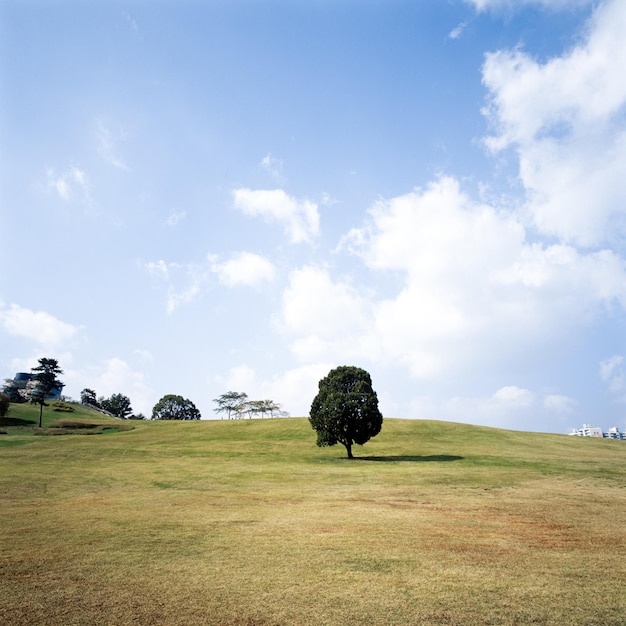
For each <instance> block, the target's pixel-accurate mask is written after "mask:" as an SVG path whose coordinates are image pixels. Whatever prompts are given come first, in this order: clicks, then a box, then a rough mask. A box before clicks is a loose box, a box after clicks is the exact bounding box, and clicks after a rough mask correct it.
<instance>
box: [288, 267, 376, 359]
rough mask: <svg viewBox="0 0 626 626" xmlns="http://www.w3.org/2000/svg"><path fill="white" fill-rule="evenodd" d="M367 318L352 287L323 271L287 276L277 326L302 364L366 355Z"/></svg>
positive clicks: (308, 270)
mask: <svg viewBox="0 0 626 626" xmlns="http://www.w3.org/2000/svg"><path fill="white" fill-rule="evenodd" d="M368 318H369V315H368V302H367V298H366V297H365V296H364V295H362V294H361V293H360V292H359V291H358V290H357V289H356V288H355V287H353V286H352V285H350V284H349V283H348V282H347V281H345V280H341V279H333V277H332V276H331V275H330V272H329V271H328V270H327V269H325V268H321V267H315V266H305V267H302V268H299V269H296V270H294V271H292V272H291V274H290V276H289V282H288V285H287V288H286V289H285V291H284V292H283V299H282V308H281V313H280V315H279V316H278V318H277V320H276V326H277V328H278V330H279V331H280V332H282V333H283V334H286V335H287V336H288V337H291V338H292V339H293V343H292V351H293V352H294V354H295V355H296V356H297V357H298V358H299V359H301V360H303V361H310V360H319V359H325V358H327V357H329V356H334V355H335V354H337V353H341V354H343V356H344V358H347V357H348V356H353V357H356V356H358V355H361V354H363V353H365V352H367V350H368V344H369V342H368V341H367V334H368V326H369V325H370V322H369V320H368Z"/></svg>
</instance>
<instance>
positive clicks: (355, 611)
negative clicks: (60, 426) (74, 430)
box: [0, 405, 626, 626]
mask: <svg viewBox="0 0 626 626" xmlns="http://www.w3.org/2000/svg"><path fill="white" fill-rule="evenodd" d="M14 406H15V405H12V406H11V413H10V414H9V415H10V416H14V417H18V418H19V419H22V420H28V419H31V418H30V417H29V415H31V414H32V415H34V416H35V417H38V413H37V407H31V406H27V405H22V406H20V407H15V408H17V409H19V411H20V413H19V414H18V412H17V411H16V412H15V414H14V413H13V409H14ZM29 411H30V412H31V413H29ZM81 411H82V413H81V414H79V413H78V411H77V412H75V413H72V414H67V413H63V414H61V415H60V416H59V415H54V414H52V412H51V411H50V409H46V414H45V418H44V426H47V427H48V428H50V427H51V426H52V425H53V424H54V423H55V422H58V421H60V420H71V421H75V420H77V419H78V420H85V421H88V422H92V423H96V422H98V423H107V422H112V420H110V419H109V418H106V417H104V416H100V415H98V414H94V413H93V412H91V411H88V410H85V409H81ZM133 426H135V429H134V430H132V431H128V432H116V433H113V434H108V435H105V436H98V437H89V436H82V435H76V436H68V437H41V436H36V435H35V434H34V432H35V429H33V428H32V426H28V425H22V426H9V427H2V429H3V430H5V431H7V432H8V434H6V435H0V446H1V447H0V589H2V593H0V623H3V624H4V623H6V624H16V625H19V624H52V625H55V624H142V625H143V624H168V625H169V624H181V625H182V624H210V625H217V626H220V625H241V626H243V625H247V626H267V625H279V624H281V625H282V624H285V625H286V624H290V625H291V624H297V625H309V624H310V625H315V626H318V625H324V624H326V625H335V624H341V625H345V624H372V625H383V624H384V625H395V624H398V625H406V624H426V625H429V624H433V625H434V624H446V625H450V624H452V625H468V624H469V625H472V624H478V625H487V624H493V625H500V624H503V625H525V624H545V625H555V626H557V625H558V626H563V625H568V624H571V625H574V624H576V625H579V624H580V625H589V626H591V625H592V624H593V625H598V626H599V625H608V624H611V625H618V624H619V625H620V626H623V624H624V623H626V593H625V591H624V590H625V589H626V559H624V555H625V554H626V524H625V521H626V480H625V479H626V463H625V461H626V442H623V441H609V440H593V439H585V438H578V437H567V436H559V435H545V434H534V433H521V432H512V431H504V430H497V429H489V428H479V427H472V426H467V425H462V424H452V423H446V422H428V421H411V420H393V419H387V420H385V423H384V425H383V430H382V432H381V434H380V435H379V436H378V437H376V438H375V439H373V440H372V441H371V442H369V443H368V444H366V445H365V446H363V447H362V448H360V447H355V450H354V452H355V456H357V457H358V458H356V459H355V460H354V461H349V460H347V459H345V458H344V457H345V450H344V449H343V448H340V447H335V448H327V449H319V448H317V447H316V446H315V435H314V433H313V431H312V430H311V429H310V426H309V424H308V422H307V420H306V419H277V420H252V421H250V420H246V421H237V422H228V421H214V422H188V423H171V422H135V423H133ZM16 442H17V443H19V444H23V445H15V444H16Z"/></svg>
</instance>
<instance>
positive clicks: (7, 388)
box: [2, 378, 26, 402]
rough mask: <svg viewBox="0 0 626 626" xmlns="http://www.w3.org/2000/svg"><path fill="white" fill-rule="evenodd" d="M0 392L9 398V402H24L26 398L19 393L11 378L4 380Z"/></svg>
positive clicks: (18, 387)
mask: <svg viewBox="0 0 626 626" xmlns="http://www.w3.org/2000/svg"><path fill="white" fill-rule="evenodd" d="M2 391H3V393H6V395H7V396H9V400H10V401H11V402H26V398H24V396H23V395H22V394H21V393H20V386H19V384H18V383H17V381H15V380H14V379H13V378H7V379H5V381H4V385H3V386H2Z"/></svg>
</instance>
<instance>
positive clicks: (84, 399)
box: [80, 388, 100, 408]
mask: <svg viewBox="0 0 626 626" xmlns="http://www.w3.org/2000/svg"><path fill="white" fill-rule="evenodd" d="M80 401H81V404H90V405H91V406H95V407H98V408H100V402H98V397H97V396H96V392H95V391H94V390H93V389H87V388H85V389H83V390H82V391H81V392H80Z"/></svg>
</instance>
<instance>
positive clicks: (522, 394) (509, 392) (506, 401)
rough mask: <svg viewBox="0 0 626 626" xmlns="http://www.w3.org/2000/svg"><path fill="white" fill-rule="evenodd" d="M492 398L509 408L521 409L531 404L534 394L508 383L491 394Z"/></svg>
mask: <svg viewBox="0 0 626 626" xmlns="http://www.w3.org/2000/svg"><path fill="white" fill-rule="evenodd" d="M492 400H493V401H494V402H496V403H498V404H499V405H501V406H505V407H507V408H509V409H522V408H526V407H529V406H531V405H532V404H533V402H534V401H535V396H534V394H533V393H532V392H531V391H529V390H528V389H522V388H520V387H516V386H515V385H510V386H508V387H502V388H501V389H498V391H496V392H495V393H494V394H493V396H492Z"/></svg>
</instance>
